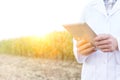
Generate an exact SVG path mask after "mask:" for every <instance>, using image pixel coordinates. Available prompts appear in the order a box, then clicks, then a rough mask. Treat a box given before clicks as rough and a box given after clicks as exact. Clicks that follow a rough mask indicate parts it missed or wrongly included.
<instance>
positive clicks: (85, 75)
mask: <svg viewBox="0 0 120 80" xmlns="http://www.w3.org/2000/svg"><path fill="white" fill-rule="evenodd" d="M81 78H82V80H95V66H93V65H87V66H84V67H83V71H82V76H81Z"/></svg>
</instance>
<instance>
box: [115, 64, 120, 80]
mask: <svg viewBox="0 0 120 80" xmlns="http://www.w3.org/2000/svg"><path fill="white" fill-rule="evenodd" d="M116 80H120V65H117V66H116Z"/></svg>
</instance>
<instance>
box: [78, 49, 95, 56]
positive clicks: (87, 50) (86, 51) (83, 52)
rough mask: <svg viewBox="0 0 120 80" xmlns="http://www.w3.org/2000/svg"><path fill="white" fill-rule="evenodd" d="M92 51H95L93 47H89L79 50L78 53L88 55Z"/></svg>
mask: <svg viewBox="0 0 120 80" xmlns="http://www.w3.org/2000/svg"><path fill="white" fill-rule="evenodd" d="M94 51H96V50H95V47H90V48H87V49H85V50H83V51H81V52H80V53H81V54H82V55H89V54H91V53H93V52H94Z"/></svg>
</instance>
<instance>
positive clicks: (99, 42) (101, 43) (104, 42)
mask: <svg viewBox="0 0 120 80" xmlns="http://www.w3.org/2000/svg"><path fill="white" fill-rule="evenodd" d="M111 43H112V42H111V40H101V41H97V42H95V43H94V44H95V45H96V46H99V45H105V44H111Z"/></svg>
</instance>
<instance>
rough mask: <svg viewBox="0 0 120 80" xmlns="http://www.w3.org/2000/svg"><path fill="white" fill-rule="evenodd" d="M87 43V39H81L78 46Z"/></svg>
mask: <svg viewBox="0 0 120 80" xmlns="http://www.w3.org/2000/svg"><path fill="white" fill-rule="evenodd" d="M85 43H87V40H80V41H77V47H79V46H82V45H83V44H85Z"/></svg>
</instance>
